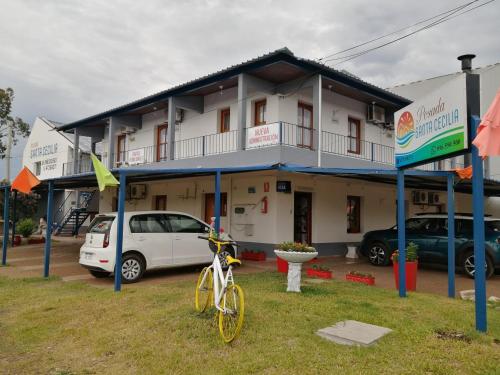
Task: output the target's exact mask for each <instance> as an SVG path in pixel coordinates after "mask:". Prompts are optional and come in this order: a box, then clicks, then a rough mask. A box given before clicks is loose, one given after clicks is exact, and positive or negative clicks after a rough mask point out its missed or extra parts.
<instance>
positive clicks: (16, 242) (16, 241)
mask: <svg viewBox="0 0 500 375" xmlns="http://www.w3.org/2000/svg"><path fill="white" fill-rule="evenodd" d="M20 245H21V236H19V235H17V234H16V235H15V236H14V243H13V244H12V246H20Z"/></svg>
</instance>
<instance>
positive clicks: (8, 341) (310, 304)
mask: <svg viewBox="0 0 500 375" xmlns="http://www.w3.org/2000/svg"><path fill="white" fill-rule="evenodd" d="M236 277H237V280H238V282H239V283H240V285H241V286H242V287H243V288H244V291H245V293H246V294H245V297H246V320H245V324H244V327H243V331H242V333H241V336H240V337H239V339H238V340H237V341H235V342H234V343H232V344H230V345H225V344H223V343H222V342H221V340H220V338H219V336H218V328H217V325H216V322H215V320H214V314H213V312H210V313H208V314H205V315H200V314H197V313H196V312H195V311H194V308H193V295H194V283H195V280H194V279H195V278H194V277H193V282H175V283H168V284H164V285H158V286H149V285H148V286H146V285H140V284H138V285H134V286H125V288H124V290H123V292H122V293H119V294H117V293H114V292H113V291H112V290H111V289H105V288H97V287H92V286H89V285H87V284H85V283H81V282H72V283H65V282H62V281H60V280H57V279H49V280H42V279H23V280H21V279H18V280H14V279H7V278H0V373H2V374H16V375H17V374H201V373H203V374H337V373H338V374H476V373H477V374H498V373H500V343H499V341H498V339H500V311H499V310H494V309H491V308H490V309H488V319H489V334H488V335H481V334H478V333H476V332H475V330H474V305H473V304H472V303H471V302H464V301H460V300H450V299H447V298H443V297H438V296H434V295H427V294H410V296H409V297H408V298H406V299H400V298H398V297H397V294H396V291H387V290H383V289H379V288H374V287H368V286H364V285H357V284H351V283H344V282H336V281H332V282H326V283H322V284H311V285H308V286H305V287H304V288H303V293H302V294H291V293H286V292H285V291H284V290H285V288H286V285H285V277H283V276H281V275H278V274H275V273H262V274H253V275H236ZM346 319H355V320H360V321H363V322H366V323H372V324H377V325H381V326H385V327H389V328H391V329H393V330H394V332H392V333H391V334H389V335H387V336H385V337H384V338H383V339H382V340H381V341H380V342H379V343H378V344H377V345H376V346H372V347H368V348H361V347H349V346H341V345H336V344H333V343H331V342H329V341H326V340H324V339H322V338H320V337H318V336H316V335H315V334H314V332H315V331H316V330H317V329H319V328H323V327H326V326H329V325H332V324H334V323H336V322H338V321H340V320H346ZM436 330H452V331H461V332H464V333H465V334H466V335H467V336H469V337H470V340H469V341H468V342H467V341H461V340H453V339H447V340H445V339H441V338H438V337H437V335H436V333H435V331H436Z"/></svg>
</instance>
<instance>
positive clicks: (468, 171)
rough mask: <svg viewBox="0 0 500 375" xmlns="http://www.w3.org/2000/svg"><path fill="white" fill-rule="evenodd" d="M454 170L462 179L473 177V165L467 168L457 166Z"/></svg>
mask: <svg viewBox="0 0 500 375" xmlns="http://www.w3.org/2000/svg"><path fill="white" fill-rule="evenodd" d="M454 171H455V173H456V174H457V175H458V177H460V178H461V179H462V180H465V179H467V180H470V179H471V178H472V165H469V166H468V167H465V168H455V169H454Z"/></svg>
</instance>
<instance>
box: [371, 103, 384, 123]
mask: <svg viewBox="0 0 500 375" xmlns="http://www.w3.org/2000/svg"><path fill="white" fill-rule="evenodd" d="M367 121H368V122H373V123H374V124H385V108H384V107H381V106H379V105H376V104H375V103H372V104H370V105H368V115H367Z"/></svg>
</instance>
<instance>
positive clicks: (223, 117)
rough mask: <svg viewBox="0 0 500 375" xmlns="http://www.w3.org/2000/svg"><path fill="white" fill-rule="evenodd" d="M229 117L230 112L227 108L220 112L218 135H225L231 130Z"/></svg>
mask: <svg viewBox="0 0 500 375" xmlns="http://www.w3.org/2000/svg"><path fill="white" fill-rule="evenodd" d="M230 117H231V111H230V109H229V108H225V109H222V110H221V111H220V127H219V132H220V133H226V132H228V131H229V130H230V129H231V126H230V124H231V123H230Z"/></svg>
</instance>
